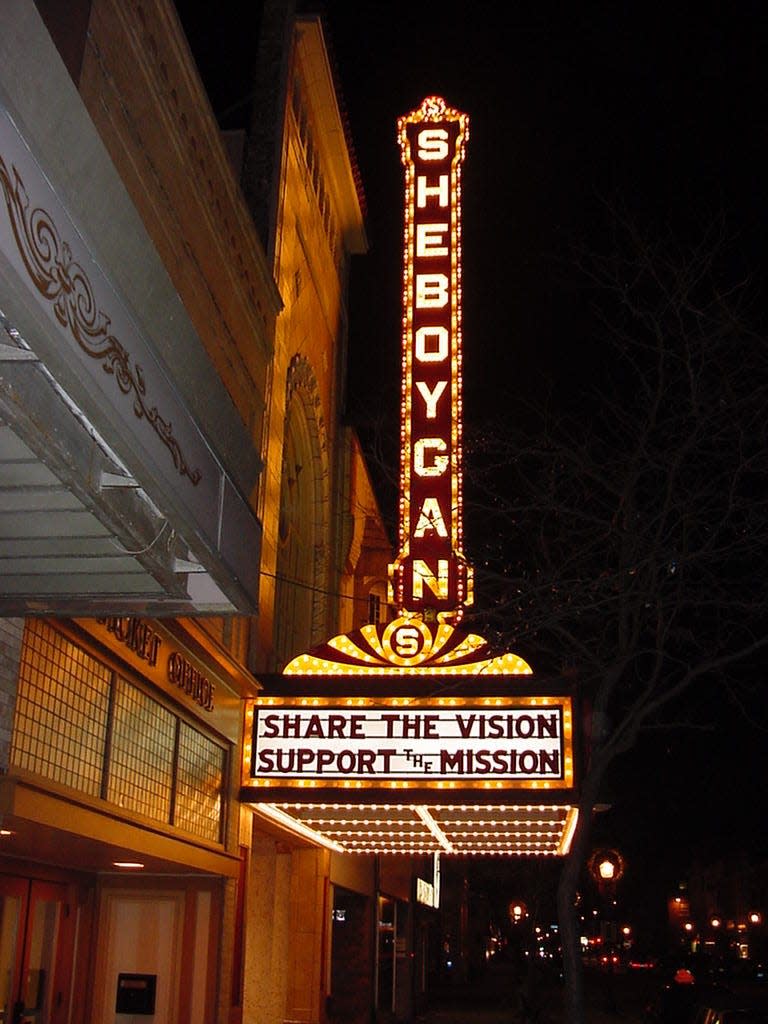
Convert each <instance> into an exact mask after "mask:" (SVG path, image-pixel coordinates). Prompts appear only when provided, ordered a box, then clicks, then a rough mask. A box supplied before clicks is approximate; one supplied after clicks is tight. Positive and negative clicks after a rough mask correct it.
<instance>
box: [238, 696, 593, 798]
mask: <svg viewBox="0 0 768 1024" xmlns="http://www.w3.org/2000/svg"><path fill="white" fill-rule="evenodd" d="M249 704H250V705H251V714H252V722H251V723H250V730H249V731H250V735H251V745H250V750H249V752H248V754H249V756H250V772H249V774H250V780H248V782H247V784H250V785H252V784H253V780H258V784H261V785H296V784H299V785H300V784H307V783H311V784H313V785H318V784H319V785H322V784H323V783H330V784H334V785H339V784H341V785H358V786H359V785H362V786H385V787H386V786H393V785H403V786H406V787H407V786H419V787H421V788H424V787H426V788H431V787H435V786H437V787H440V788H444V787H445V786H446V784H451V783H454V784H460V785H461V786H462V787H463V788H466V787H469V788H472V787H473V786H474V787H477V786H481V787H482V786H491V787H493V786H497V785H503V786H504V788H518V787H522V788H525V787H532V786H535V787H541V788H561V789H562V788H568V787H570V786H571V785H572V784H573V757H572V744H571V734H572V712H571V703H570V699H569V698H564V697H535V698H498V697H495V698H471V699H470V698H455V697H451V698H438V699H435V698H430V699H426V698H425V699H423V700H413V699H409V700H397V699H391V700H386V699H380V700H377V699H374V698H370V697H355V698H306V697H298V698H292V699H284V700H283V699H278V698H269V697H259V698H256V699H255V700H254V701H253V702H249Z"/></svg>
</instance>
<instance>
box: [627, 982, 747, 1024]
mask: <svg viewBox="0 0 768 1024" xmlns="http://www.w3.org/2000/svg"><path fill="white" fill-rule="evenodd" d="M728 995H729V993H728V992H727V991H725V990H723V989H721V988H720V987H719V986H717V985H710V984H706V983H704V984H697V982H696V981H695V979H694V980H692V981H687V982H679V981H672V982H670V983H668V984H666V985H664V987H663V988H662V990H661V991H660V992H659V994H658V995H657V997H656V998H655V999H654V1001H653V1002H652V1003H651V1004H650V1006H648V1008H647V1010H646V1015H645V1019H646V1020H647V1021H648V1022H649V1024H651V1022H652V1024H700V1022H699V1020H698V1013H699V1010H700V1008H701V1007H704V1006H706V1007H710V1006H716V1005H720V1004H721V1001H725V1000H727V998H728ZM707 1024H709V1022H707ZM745 1024H746V1022H745ZM750 1024H751V1022H750Z"/></svg>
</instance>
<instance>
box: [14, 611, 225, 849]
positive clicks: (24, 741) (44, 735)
mask: <svg viewBox="0 0 768 1024" xmlns="http://www.w3.org/2000/svg"><path fill="white" fill-rule="evenodd" d="M24 629H25V634H24V635H25V642H24V645H23V649H22V659H21V666H20V670H19V686H18V693H17V698H16V713H15V718H14V726H13V738H12V743H11V765H13V766H14V767H16V768H21V769H24V770H26V771H29V772H33V773H34V774H36V775H39V776H41V777H43V778H46V779H50V780H52V781H54V782H57V783H60V784H61V785H64V786H69V787H70V788H72V789H75V790H77V791H78V792H81V793H85V794H87V795H88V796H90V797H94V798H97V799H98V798H102V799H104V800H106V801H107V802H108V803H110V804H113V805H115V806H118V807H121V808H123V809H124V810H127V811H130V812H133V813H136V814H141V815H143V816H145V817H147V818H150V819H152V820H153V821H158V822H162V823H164V824H168V825H174V826H175V827H177V828H179V829H183V830H184V831H185V832H189V833H192V834H193V835H196V836H199V837H200V838H202V839H207V840H210V841H212V842H217V843H220V842H221V841H222V823H223V819H224V812H225V801H224V780H225V779H226V777H227V763H228V750H227V748H226V747H225V746H223V745H222V744H220V743H217V742H216V741H215V740H213V739H212V738H211V737H209V736H207V735H205V734H204V733H203V732H201V731H200V730H199V729H196V728H194V726H192V725H190V724H189V723H188V722H186V721H185V720H184V719H183V718H181V717H180V716H179V715H177V714H175V713H174V712H173V710H171V709H170V708H168V707H166V706H165V705H164V704H162V703H161V702H160V701H159V700H155V699H154V698H153V697H151V696H150V695H149V694H147V693H145V692H144V690H142V689H140V688H139V687H138V686H134V685H133V684H132V683H131V682H130V681H129V680H127V679H125V678H123V677H122V676H120V675H119V674H118V673H117V672H115V671H114V670H113V669H112V668H111V667H109V666H108V665H104V664H102V663H101V662H100V661H99V660H98V659H97V658H95V657H93V656H92V655H91V654H89V653H88V652H87V651H85V650H83V649H82V648H81V647H79V646H78V645H77V644H76V643H74V642H73V641H71V640H70V639H69V638H68V637H66V636H64V635H62V634H61V633H59V632H58V631H57V630H55V629H53V628H52V627H51V626H50V625H48V624H47V623H46V622H44V621H38V620H35V619H28V620H27V622H26V624H25V627H24Z"/></svg>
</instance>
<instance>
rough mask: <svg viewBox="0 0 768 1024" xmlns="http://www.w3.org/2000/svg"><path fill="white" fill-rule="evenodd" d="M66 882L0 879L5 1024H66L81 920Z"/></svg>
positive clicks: (0, 1022)
mask: <svg viewBox="0 0 768 1024" xmlns="http://www.w3.org/2000/svg"><path fill="white" fill-rule="evenodd" d="M70 893H71V890H70V887H69V886H68V885H66V884H64V883H61V882H45V881H39V880H37V879H32V878H19V877H10V876H5V875H0V1024H66V1021H67V1020H68V1019H69V1003H70V994H71V989H72V984H71V977H72V965H73V958H74V947H75V928H76V917H77V915H76V914H75V913H73V912H72V906H71V900H70Z"/></svg>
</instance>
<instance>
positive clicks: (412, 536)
mask: <svg viewBox="0 0 768 1024" xmlns="http://www.w3.org/2000/svg"><path fill="white" fill-rule="evenodd" d="M468 136H469V119H468V117H467V115H466V114H461V113H459V111H458V110H453V109H452V108H450V107H448V106H446V103H445V100H443V99H442V98H441V97H439V96H428V97H427V99H425V100H424V102H423V103H422V104H421V106H420V107H419V108H418V109H416V110H414V111H412V112H411V113H410V114H408V115H406V116H405V117H401V118H400V120H399V121H398V140H399V143H400V152H401V156H402V161H403V164H404V166H405V254H404V257H405V264H404V265H405V275H404V278H405V286H404V289H403V374H404V379H403V401H402V410H401V414H402V417H403V439H404V440H403V448H402V462H401V467H400V488H401V497H402V500H401V503H400V508H401V513H400V524H399V526H400V537H399V541H400V548H399V552H398V556H397V559H396V560H395V562H394V563H393V564H392V565H391V566H390V567H389V568H390V583H391V589H392V595H391V599H392V601H393V602H394V604H395V605H396V607H397V609H398V612H399V614H400V615H407V614H421V615H424V616H425V617H435V618H437V619H438V620H440V621H443V622H450V621H455V622H458V621H459V620H460V619H461V616H462V614H463V610H464V607H465V606H466V605H468V604H470V603H471V600H472V571H471V569H470V567H469V565H468V564H467V561H466V559H465V558H464V555H463V552H462V476H461V465H460V452H461V427H462V424H461V412H460V410H461V204H460V197H461V166H462V162H463V160H464V147H465V145H466V142H467V138H468Z"/></svg>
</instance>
